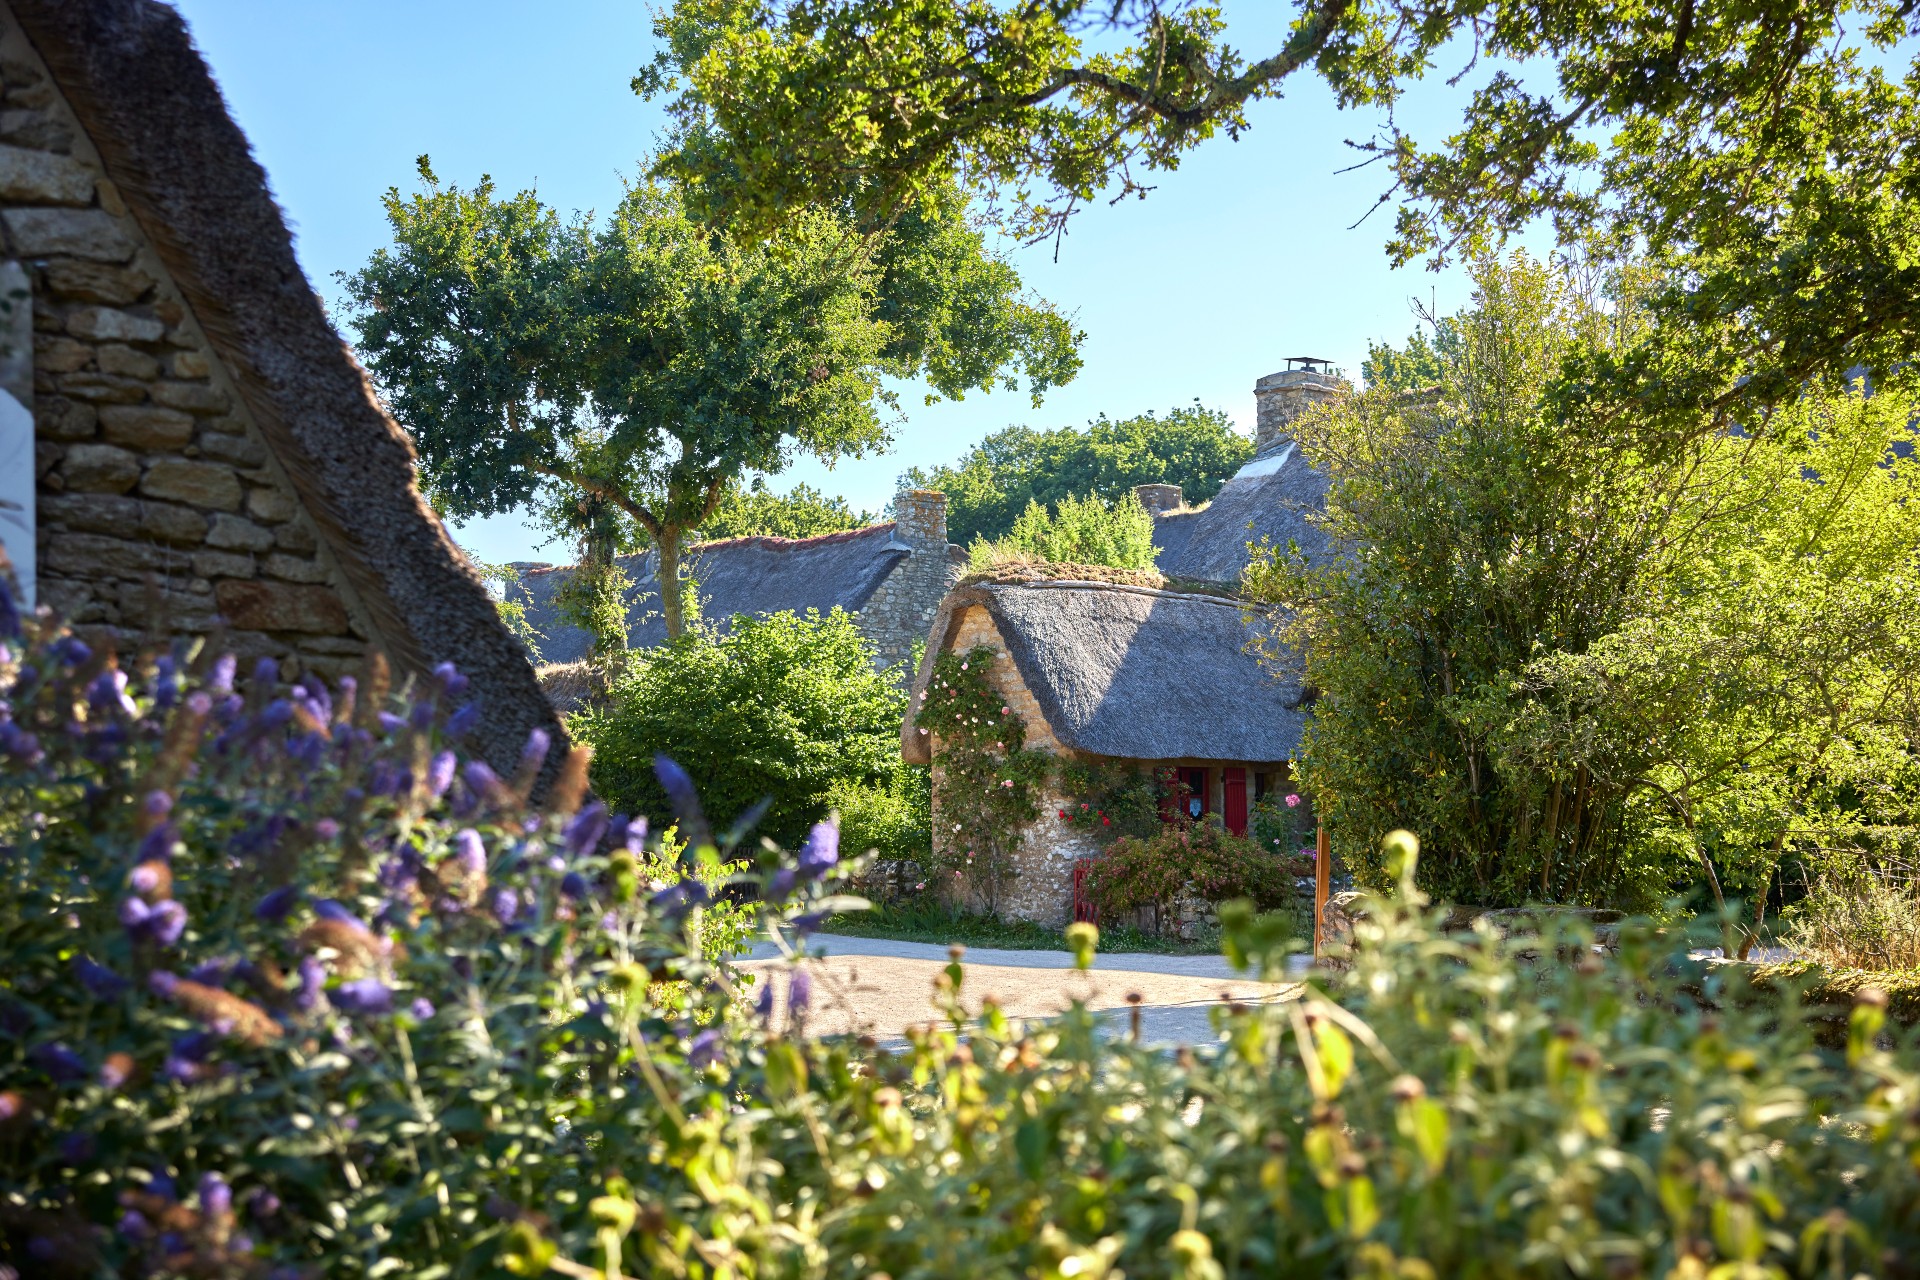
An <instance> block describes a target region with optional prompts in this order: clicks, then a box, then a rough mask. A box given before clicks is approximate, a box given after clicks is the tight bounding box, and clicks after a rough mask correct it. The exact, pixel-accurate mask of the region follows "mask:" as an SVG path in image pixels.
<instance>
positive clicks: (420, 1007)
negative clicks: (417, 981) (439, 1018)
mask: <svg viewBox="0 0 1920 1280" xmlns="http://www.w3.org/2000/svg"><path fill="white" fill-rule="evenodd" d="M407 1011H408V1012H409V1013H411V1014H413V1016H414V1017H416V1018H418V1019H419V1020H420V1021H422V1022H425V1021H426V1020H427V1019H428V1018H431V1017H432V1016H433V1013H434V1009H433V1001H431V1000H429V999H427V998H426V997H425V996H421V997H420V998H419V999H418V1000H415V1001H414V1002H413V1003H412V1004H410V1005H408V1006H407Z"/></svg>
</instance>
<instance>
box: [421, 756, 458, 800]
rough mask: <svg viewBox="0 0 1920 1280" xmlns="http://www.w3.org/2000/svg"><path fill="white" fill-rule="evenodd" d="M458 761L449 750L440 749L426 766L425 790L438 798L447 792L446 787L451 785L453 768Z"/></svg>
mask: <svg viewBox="0 0 1920 1280" xmlns="http://www.w3.org/2000/svg"><path fill="white" fill-rule="evenodd" d="M458 763H459V761H458V760H456V759H455V758H454V754H453V752H451V751H442V752H441V753H440V754H439V755H437V756H435V757H434V758H433V763H432V764H430V765H428V766H427V790H428V791H431V792H432V793H433V798H434V799H435V800H438V799H439V798H440V797H441V796H444V795H445V794H447V788H448V787H450V786H452V785H453V769H454V766H455V765H457V764H458Z"/></svg>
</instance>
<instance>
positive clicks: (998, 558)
mask: <svg viewBox="0 0 1920 1280" xmlns="http://www.w3.org/2000/svg"><path fill="white" fill-rule="evenodd" d="M1159 554H1160V553H1159V551H1158V550H1157V549H1156V548H1155V547H1154V545H1153V516H1152V515H1151V514H1150V513H1149V512H1148V511H1147V509H1146V508H1145V507H1143V506H1141V505H1140V504H1139V503H1138V502H1136V501H1134V499H1133V495H1132V494H1128V495H1127V496H1126V497H1124V498H1115V499H1114V500H1113V502H1112V503H1111V504H1108V503H1106V502H1103V501H1102V500H1101V499H1100V498H1098V497H1096V496H1091V495H1090V496H1088V497H1085V498H1072V497H1067V498H1062V499H1060V501H1059V502H1058V503H1056V504H1054V509H1053V511H1051V512H1049V511H1048V510H1047V509H1046V508H1045V507H1043V506H1041V505H1040V504H1039V503H1038V502H1029V503H1028V504H1027V509H1026V510H1025V511H1023V512H1021V513H1020V516H1019V518H1018V519H1016V520H1015V521H1014V522H1013V528H1012V529H1010V530H1008V531H1007V536H1006V537H1004V538H1001V539H999V540H997V541H995V542H987V541H986V540H985V539H976V540H975V542H974V544H973V547H972V550H971V551H970V553H969V555H970V558H971V561H972V565H973V568H974V570H975V571H979V570H983V569H990V568H992V567H993V566H994V565H996V564H1001V563H1005V562H1008V561H1015V562H1017V561H1025V560H1044V561H1048V562H1049V563H1052V564H1098V565H1106V566H1108V567H1110V568H1114V569H1151V568H1153V562H1154V559H1155V557H1157V556H1158V555H1159Z"/></svg>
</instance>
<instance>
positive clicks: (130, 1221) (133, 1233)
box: [114, 1209, 153, 1241]
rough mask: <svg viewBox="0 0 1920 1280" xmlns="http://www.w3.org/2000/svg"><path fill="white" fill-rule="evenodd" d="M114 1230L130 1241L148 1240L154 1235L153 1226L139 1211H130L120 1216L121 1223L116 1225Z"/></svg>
mask: <svg viewBox="0 0 1920 1280" xmlns="http://www.w3.org/2000/svg"><path fill="white" fill-rule="evenodd" d="M114 1230H116V1231H118V1232H119V1233H120V1234H121V1235H123V1236H125V1237H126V1238H127V1239H129V1240H142V1241H144V1240H146V1239H147V1238H148V1237H150V1236H152V1235H153V1226H152V1224H150V1223H149V1222H148V1221H147V1220H146V1218H145V1217H144V1216H143V1215H142V1214H141V1213H140V1211H139V1210H137V1209H129V1210H127V1211H126V1212H125V1213H123V1214H121V1215H120V1221H119V1222H118V1223H116V1224H114Z"/></svg>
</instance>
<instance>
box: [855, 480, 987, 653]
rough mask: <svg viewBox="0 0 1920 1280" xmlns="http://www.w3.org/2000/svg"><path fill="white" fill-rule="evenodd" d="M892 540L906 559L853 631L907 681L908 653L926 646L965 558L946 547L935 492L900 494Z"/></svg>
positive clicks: (943, 500)
mask: <svg viewBox="0 0 1920 1280" xmlns="http://www.w3.org/2000/svg"><path fill="white" fill-rule="evenodd" d="M894 537H895V539H897V540H898V541H899V542H900V543H901V545H903V546H904V547H906V549H907V551H908V553H909V554H908V555H907V557H906V558H905V559H904V560H902V561H900V563H899V564H897V565H896V566H894V569H893V572H892V573H889V574H888V575H887V577H886V580H885V581H884V582H882V583H881V584H880V585H879V586H878V587H876V588H875V589H874V592H873V594H872V595H870V596H868V597H867V602H866V603H865V604H864V605H862V606H860V612H859V614H858V615H857V616H856V618H855V625H856V626H858V627H859V629H860V633H861V634H862V635H863V636H865V637H866V638H867V641H868V643H870V644H871V645H873V649H874V656H875V660H876V662H877V663H878V664H879V665H880V666H881V667H882V668H886V667H893V666H898V667H899V668H900V670H901V672H902V673H903V676H904V679H906V680H911V679H912V678H913V672H912V671H911V670H910V669H909V668H910V665H911V661H912V658H913V647H914V645H915V644H916V643H919V642H922V641H925V640H926V638H927V629H928V628H929V627H931V626H932V625H933V615H934V614H936V613H938V612H939V610H940V601H941V599H942V598H943V597H944V596H945V595H946V594H947V590H948V588H949V587H951V586H952V585H953V584H954V582H955V581H956V580H957V579H958V578H959V576H960V574H961V572H962V570H963V568H964V564H965V557H964V555H963V554H961V553H960V552H959V548H957V547H950V546H949V545H948V543H947V495H946V494H944V493H940V492H938V491H937V490H928V489H911V490H906V491H904V492H902V493H901V494H900V495H899V496H898V497H896V498H895V499H894Z"/></svg>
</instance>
